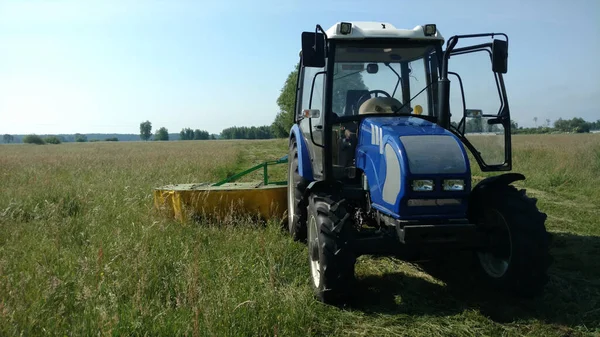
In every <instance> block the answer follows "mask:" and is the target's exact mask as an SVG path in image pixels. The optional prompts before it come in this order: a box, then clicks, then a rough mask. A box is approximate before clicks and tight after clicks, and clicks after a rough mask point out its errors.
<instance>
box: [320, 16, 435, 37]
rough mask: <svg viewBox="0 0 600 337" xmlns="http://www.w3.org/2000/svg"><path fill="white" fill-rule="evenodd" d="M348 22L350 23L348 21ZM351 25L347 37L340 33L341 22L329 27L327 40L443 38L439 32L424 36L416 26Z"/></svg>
mask: <svg viewBox="0 0 600 337" xmlns="http://www.w3.org/2000/svg"><path fill="white" fill-rule="evenodd" d="M348 22H350V21H348ZM350 23H352V32H351V33H350V34H348V35H342V34H341V33H340V24H341V22H338V23H336V24H335V25H333V26H331V27H330V28H329V29H328V30H327V31H326V33H327V38H328V39H336V40H357V39H369V38H408V39H420V40H438V41H441V42H443V41H444V38H443V37H442V35H441V34H440V32H439V31H437V32H436V33H435V35H433V36H425V32H424V31H423V27H424V26H416V27H415V28H413V29H397V28H396V27H394V26H393V25H392V24H391V23H387V22H362V21H359V22H350Z"/></svg>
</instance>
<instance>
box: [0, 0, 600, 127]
mask: <svg viewBox="0 0 600 337" xmlns="http://www.w3.org/2000/svg"><path fill="white" fill-rule="evenodd" d="M323 3H326V4H323ZM344 20H347V21H352V20H356V21H387V22H390V23H392V24H394V25H395V26H396V27H398V28H413V27H414V26H416V25H419V24H425V23H435V24H437V25H438V29H439V30H440V32H441V33H442V34H443V35H444V36H445V37H446V38H448V37H450V36H451V35H454V34H466V33H479V32H491V31H495V32H505V33H507V34H508V35H509V38H510V50H509V53H510V54H509V73H508V74H507V75H506V84H507V86H508V94H509V102H510V105H511V110H512V117H513V119H515V120H516V121H517V122H519V124H522V125H533V117H538V120H539V121H538V124H540V123H541V121H545V119H547V118H549V119H551V120H552V121H554V120H555V119H557V118H558V117H560V116H563V117H567V118H570V117H576V116H580V117H583V118H585V119H587V120H597V119H600V108H599V107H598V103H597V102H598V98H599V97H600V70H599V69H600V67H599V66H600V61H599V60H598V55H600V23H599V22H600V1H598V0H587V1H585V0H570V1H558V0H545V1H538V0H530V1H523V0H520V1H515V0H506V1H481V0H479V1H446V0H436V1H434V0H430V1H414V0H413V1H404V0H402V1H401V0H396V1H389V0H386V1H376V0H368V1H356V0H344V1H338V0H333V1H305V0H302V1H298V0H283V1H281V0H238V1H227V0H221V1H212V0H204V1H186V0H169V1H166V0H163V1H134V0H103V1H91V0H90V1H75V0H70V1H68V0H64V1H63V0H52V1H36V0H22V1H7V0H0V134H3V133H12V134H22V133H38V134H43V133H44V134H45V133H75V132H80V133H92V132H102V133H138V132H139V124H140V122H142V121H145V120H150V121H151V122H152V123H153V126H154V128H158V127H161V126H165V127H167V128H168V129H169V131H170V132H179V131H180V130H181V129H182V128H184V127H192V128H200V129H206V130H208V131H210V132H212V133H218V132H220V131H221V130H222V129H223V128H226V127H229V126H233V125H238V126H242V125H246V126H251V125H256V126H258V125H265V124H270V123H271V122H272V120H273V118H274V117H275V114H276V113H277V111H278V108H277V105H276V99H277V97H278V95H279V91H280V89H281V87H282V85H283V83H284V81H285V78H286V77H287V75H288V74H289V72H290V71H291V70H292V69H293V66H294V64H295V63H296V62H297V60H298V51H299V49H300V33H301V32H302V31H304V30H309V31H310V30H314V25H315V24H316V23H319V24H321V25H322V26H323V27H325V28H327V27H329V26H331V25H332V24H334V23H335V22H337V21H344Z"/></svg>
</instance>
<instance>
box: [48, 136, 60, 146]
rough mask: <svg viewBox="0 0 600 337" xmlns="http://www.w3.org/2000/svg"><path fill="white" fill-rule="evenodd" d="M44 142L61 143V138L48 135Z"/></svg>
mask: <svg viewBox="0 0 600 337" xmlns="http://www.w3.org/2000/svg"><path fill="white" fill-rule="evenodd" d="M44 142H46V144H60V143H61V141H60V138H58V137H56V136H48V137H46V138H44Z"/></svg>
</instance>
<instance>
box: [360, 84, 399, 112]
mask: <svg viewBox="0 0 600 337" xmlns="http://www.w3.org/2000/svg"><path fill="white" fill-rule="evenodd" d="M373 94H375V97H377V94H382V95H384V96H386V97H392V95H390V94H388V93H387V91H384V90H378V89H376V90H369V92H368V93H366V94H363V95H362V96H360V97H359V98H358V100H357V101H356V111H358V107H359V106H360V105H361V104H362V103H364V102H365V101H366V100H365V101H363V99H364V98H365V97H366V96H367V95H368V96H371V95H373Z"/></svg>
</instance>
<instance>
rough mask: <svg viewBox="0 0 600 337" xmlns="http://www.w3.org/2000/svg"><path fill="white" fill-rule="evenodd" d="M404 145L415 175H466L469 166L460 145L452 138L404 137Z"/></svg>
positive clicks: (441, 136)
mask: <svg viewBox="0 0 600 337" xmlns="http://www.w3.org/2000/svg"><path fill="white" fill-rule="evenodd" d="M400 141H401V142H402V145H404V149H405V150H406V156H407V157H408V166H409V168H410V172H411V173H413V174H435V173H442V174H443V173H451V174H455V173H465V172H466V171H467V165H466V163H465V159H464V158H463V152H462V150H461V148H460V144H459V143H458V142H457V141H456V140H455V139H454V138H453V137H451V136H446V135H435V136H433V135H431V136H430V135H428V136H402V137H400Z"/></svg>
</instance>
